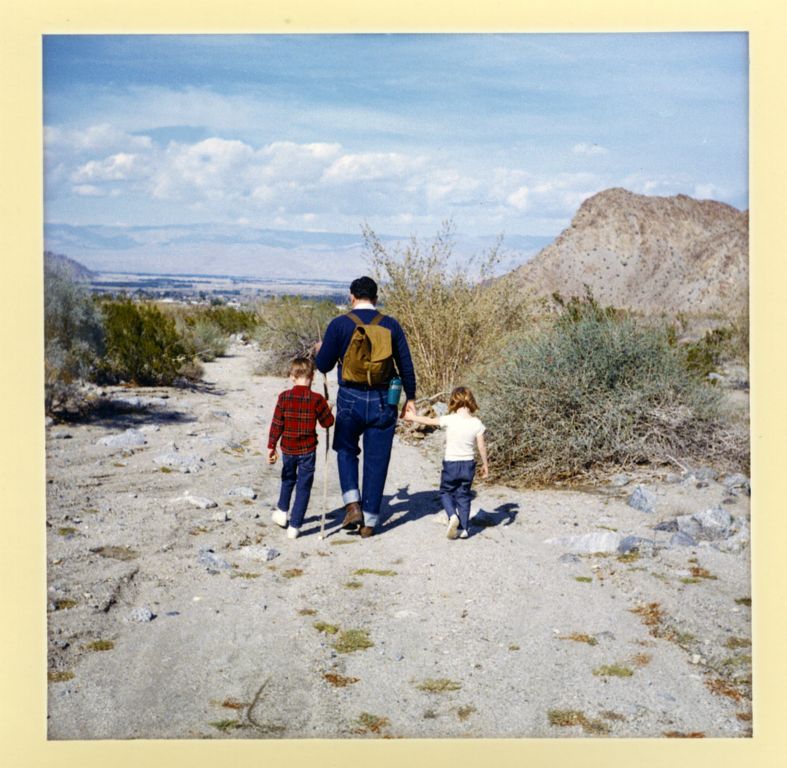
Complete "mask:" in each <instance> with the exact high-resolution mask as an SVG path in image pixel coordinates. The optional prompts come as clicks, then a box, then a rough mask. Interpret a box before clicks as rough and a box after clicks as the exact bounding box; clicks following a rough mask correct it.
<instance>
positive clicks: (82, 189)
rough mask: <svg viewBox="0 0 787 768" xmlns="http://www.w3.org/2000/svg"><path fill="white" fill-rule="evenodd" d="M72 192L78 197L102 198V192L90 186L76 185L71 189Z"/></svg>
mask: <svg viewBox="0 0 787 768" xmlns="http://www.w3.org/2000/svg"><path fill="white" fill-rule="evenodd" d="M71 190H72V192H73V193H74V194H75V195H79V196H80V197H103V196H104V194H105V193H104V192H103V191H102V190H100V189H99V188H98V187H95V186H93V185H92V184H77V185H76V186H73V187H71Z"/></svg>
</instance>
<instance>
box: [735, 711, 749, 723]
mask: <svg viewBox="0 0 787 768" xmlns="http://www.w3.org/2000/svg"><path fill="white" fill-rule="evenodd" d="M735 717H737V718H738V720H740V721H741V722H742V723H750V722H751V721H752V715H751V712H738V713H737V714H736V715H735Z"/></svg>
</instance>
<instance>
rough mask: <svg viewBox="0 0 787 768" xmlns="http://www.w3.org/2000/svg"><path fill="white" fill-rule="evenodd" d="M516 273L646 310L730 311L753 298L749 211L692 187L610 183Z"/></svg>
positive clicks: (530, 281)
mask: <svg viewBox="0 0 787 768" xmlns="http://www.w3.org/2000/svg"><path fill="white" fill-rule="evenodd" d="M511 277H512V278H513V279H515V280H517V281H519V282H520V283H521V284H522V286H523V289H526V290H529V291H532V292H534V293H536V294H537V295H550V294H552V293H553V292H555V291H557V292H559V293H560V294H561V295H563V296H565V297H569V296H574V295H579V296H581V295H584V293H585V286H586V285H587V286H588V287H589V288H590V289H591V291H592V292H593V295H594V296H595V297H596V299H598V300H599V301H600V302H601V303H602V304H605V305H611V306H616V307H625V308H629V309H634V310H640V311H643V312H647V313H654V312H668V313H676V312H689V313H714V312H722V313H731V312H739V311H741V310H743V309H744V308H745V307H746V306H747V296H748V282H749V214H748V211H739V210H738V209H736V208H733V207H732V206H729V205H726V204H724V203H719V202H715V201H713V200H694V199H693V198H690V197H687V196H686V195H677V196H675V197H650V196H645V195H637V194H634V193H633V192H629V191H627V190H625V189H608V190H606V191H604V192H599V193H598V194H596V195H593V196H592V197H590V198H588V199H587V200H585V202H583V203H582V205H581V206H580V207H579V210H578V211H577V213H576V215H575V216H574V218H573V219H572V221H571V224H570V225H569V227H568V228H567V229H565V230H564V231H563V232H561V234H560V235H559V236H558V237H557V238H556V239H555V241H554V242H553V243H552V244H550V245H548V246H547V247H546V248H544V249H543V250H542V251H541V252H540V253H539V254H538V255H537V256H536V257H535V258H533V259H531V260H530V261H529V262H528V263H527V264H524V265H523V266H520V267H519V268H517V269H516V270H515V271H514V272H513V273H512V275H511Z"/></svg>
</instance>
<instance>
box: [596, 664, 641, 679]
mask: <svg viewBox="0 0 787 768" xmlns="http://www.w3.org/2000/svg"><path fill="white" fill-rule="evenodd" d="M593 674H594V675H596V676H597V677H631V676H632V675H633V674H634V672H633V671H632V670H631V669H629V668H628V667H624V666H622V665H620V664H605V665H602V666H600V667H596V669H594V670H593Z"/></svg>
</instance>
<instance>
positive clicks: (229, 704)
mask: <svg viewBox="0 0 787 768" xmlns="http://www.w3.org/2000/svg"><path fill="white" fill-rule="evenodd" d="M221 706H222V707H224V708H225V709H245V708H246V707H248V706H249V704H248V702H243V701H238V700H237V699H224V701H222V702H221Z"/></svg>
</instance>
